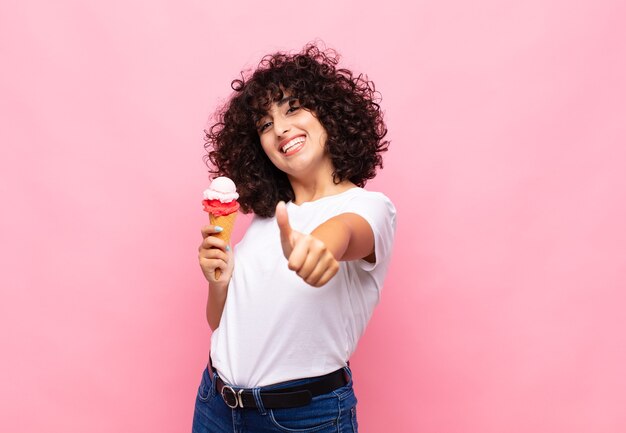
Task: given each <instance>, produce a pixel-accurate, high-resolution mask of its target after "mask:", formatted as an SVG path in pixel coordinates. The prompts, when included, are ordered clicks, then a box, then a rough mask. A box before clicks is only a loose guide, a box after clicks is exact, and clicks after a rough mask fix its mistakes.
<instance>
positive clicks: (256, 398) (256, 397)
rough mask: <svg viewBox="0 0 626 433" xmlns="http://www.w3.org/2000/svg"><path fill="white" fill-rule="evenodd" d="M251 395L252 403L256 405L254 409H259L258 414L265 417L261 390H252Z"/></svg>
mask: <svg viewBox="0 0 626 433" xmlns="http://www.w3.org/2000/svg"><path fill="white" fill-rule="evenodd" d="M252 395H253V396H254V401H255V403H256V407H257V408H258V409H259V412H260V413H261V415H265V414H266V413H267V411H266V410H265V406H263V400H262V399H261V388H252Z"/></svg>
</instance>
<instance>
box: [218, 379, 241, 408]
mask: <svg viewBox="0 0 626 433" xmlns="http://www.w3.org/2000/svg"><path fill="white" fill-rule="evenodd" d="M226 391H229V394H228V397H226V395H227V394H226ZM241 394H243V389H240V390H239V392H236V391H235V390H234V389H233V388H232V387H231V386H228V385H224V387H223V388H222V400H224V403H226V406H228V407H229V408H231V409H237V408H238V407H240V408H242V409H243V399H242V397H241ZM231 398H232V401H233V403H230V402H229V400H230V399H231Z"/></svg>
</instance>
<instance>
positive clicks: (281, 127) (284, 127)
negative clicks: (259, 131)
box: [274, 117, 291, 137]
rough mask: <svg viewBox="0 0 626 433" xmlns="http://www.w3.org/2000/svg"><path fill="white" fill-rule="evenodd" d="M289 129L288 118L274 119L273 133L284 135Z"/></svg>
mask: <svg viewBox="0 0 626 433" xmlns="http://www.w3.org/2000/svg"><path fill="white" fill-rule="evenodd" d="M290 129H291V125H290V124H289V120H288V119H285V118H284V117H278V118H275V119H274V133H275V134H276V135H277V136H279V137H281V136H283V135H285V134H286V133H287V132H289V130H290Z"/></svg>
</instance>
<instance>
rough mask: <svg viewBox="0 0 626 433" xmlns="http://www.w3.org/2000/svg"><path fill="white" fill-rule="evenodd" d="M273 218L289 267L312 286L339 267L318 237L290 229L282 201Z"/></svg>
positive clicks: (330, 276) (323, 280)
mask: <svg viewBox="0 0 626 433" xmlns="http://www.w3.org/2000/svg"><path fill="white" fill-rule="evenodd" d="M276 221H277V222H278V228H279V230H280V242H281V245H282V247H283V254H284V255H285V258H286V259H287V260H288V262H289V269H291V270H292V271H295V272H296V274H298V276H299V277H300V278H302V279H303V280H304V281H305V282H306V283H307V284H310V285H311V286H313V287H321V286H323V285H324V284H326V283H327V282H328V281H330V279H331V278H332V277H334V276H335V274H337V271H339V262H338V261H337V260H336V259H335V257H334V256H333V254H332V253H331V252H330V250H329V249H328V248H327V246H326V244H324V242H322V241H321V240H320V239H318V238H316V237H314V236H312V235H306V234H304V233H300V232H299V231H296V230H293V229H292V228H291V226H290V225H289V216H288V215H287V209H286V207H285V203H283V202H282V201H281V202H280V203H278V205H277V206H276Z"/></svg>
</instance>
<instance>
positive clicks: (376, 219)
mask: <svg viewBox="0 0 626 433" xmlns="http://www.w3.org/2000/svg"><path fill="white" fill-rule="evenodd" d="M343 212H346V213H348V212H349V213H355V214H357V215H359V216H361V217H362V218H364V219H365V220H366V221H367V222H368V223H369V225H370V227H371V228H372V232H373V233H374V252H375V253H376V262H375V263H369V262H367V261H365V260H358V261H357V262H358V265H359V267H360V268H361V269H363V270H365V271H373V270H374V269H376V268H384V270H382V269H381V271H382V272H383V273H385V272H386V268H387V266H388V264H389V261H390V259H391V251H392V249H393V240H394V235H395V231H396V208H395V206H394V205H393V203H392V202H391V200H389V198H388V197H387V196H385V195H384V194H382V193H380V192H372V191H366V190H362V193H361V194H355V195H354V196H353V197H350V199H348V200H347V201H346V203H345V206H344V207H343Z"/></svg>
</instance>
